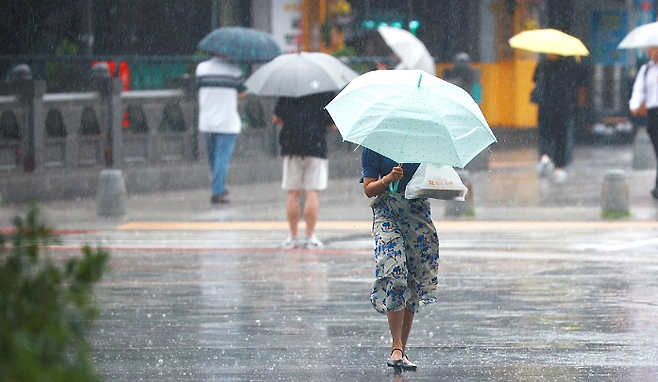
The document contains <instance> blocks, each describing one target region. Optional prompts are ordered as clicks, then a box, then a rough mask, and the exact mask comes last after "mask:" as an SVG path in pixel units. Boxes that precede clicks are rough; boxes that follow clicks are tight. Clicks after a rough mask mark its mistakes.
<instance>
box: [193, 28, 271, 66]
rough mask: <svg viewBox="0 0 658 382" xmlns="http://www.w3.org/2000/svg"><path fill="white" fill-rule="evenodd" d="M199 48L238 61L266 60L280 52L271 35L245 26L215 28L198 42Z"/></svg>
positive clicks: (253, 61) (254, 61)
mask: <svg viewBox="0 0 658 382" xmlns="http://www.w3.org/2000/svg"><path fill="white" fill-rule="evenodd" d="M199 49H201V50H204V51H206V52H210V53H216V54H220V55H223V56H226V57H228V59H229V60H231V61H235V62H240V63H256V62H267V61H270V60H272V59H273V58H275V57H276V56H278V55H280V54H281V48H279V45H277V43H276V41H274V38H273V37H272V35H270V34H269V33H267V32H263V31H261V30H258V29H253V28H245V27H222V28H219V29H216V30H214V31H212V32H210V33H209V34H208V35H207V36H206V37H204V38H203V39H202V40H201V41H200V42H199Z"/></svg>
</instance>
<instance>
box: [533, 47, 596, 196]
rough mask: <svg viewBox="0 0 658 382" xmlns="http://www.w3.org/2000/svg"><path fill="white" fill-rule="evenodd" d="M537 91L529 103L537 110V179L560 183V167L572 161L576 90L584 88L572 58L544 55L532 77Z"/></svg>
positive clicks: (562, 174)
mask: <svg viewBox="0 0 658 382" xmlns="http://www.w3.org/2000/svg"><path fill="white" fill-rule="evenodd" d="M533 79H534V81H535V86H536V87H537V88H538V92H537V93H536V94H537V98H535V99H534V100H533V102H536V103H537V105H538V107H539V121H538V124H539V126H538V131H539V137H538V139H539V157H540V158H539V164H538V172H539V176H541V177H545V176H549V175H550V173H551V171H553V179H554V180H555V181H556V182H558V183H561V182H564V181H566V179H567V173H566V172H565V171H564V168H565V167H566V166H567V165H568V164H569V162H570V161H571V159H572V156H573V153H572V150H573V129H574V127H573V124H574V118H575V112H576V107H577V104H578V98H577V97H578V91H579V89H580V88H582V87H584V86H586V80H587V76H586V75H585V74H584V72H583V71H582V70H580V66H579V65H577V64H576V63H575V62H574V59H573V58H572V57H562V56H559V55H557V54H547V55H546V59H545V60H542V61H541V62H540V63H539V64H538V65H537V68H536V69H535V73H534V76H533Z"/></svg>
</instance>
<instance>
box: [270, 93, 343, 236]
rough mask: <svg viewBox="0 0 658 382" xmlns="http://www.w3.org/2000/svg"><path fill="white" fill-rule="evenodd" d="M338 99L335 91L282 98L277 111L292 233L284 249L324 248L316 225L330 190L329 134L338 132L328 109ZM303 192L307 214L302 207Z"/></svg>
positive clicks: (277, 105) (283, 183)
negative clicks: (302, 223)
mask: <svg viewBox="0 0 658 382" xmlns="http://www.w3.org/2000/svg"><path fill="white" fill-rule="evenodd" d="M334 96H335V93H334V92H325V93H318V94H311V95H307V96H303V97H280V98H279V100H278V101H277V104H276V106H275V109H274V116H273V121H274V124H275V125H277V126H279V127H281V131H280V132H279V145H280V147H281V155H282V156H283V177H282V180H281V188H282V189H284V190H287V191H288V195H287V200H286V215H287V219H288V226H289V229H290V234H289V235H288V238H287V239H286V240H285V241H284V242H283V244H282V246H283V247H284V248H295V247H305V248H322V247H324V244H323V243H322V242H321V241H320V240H319V239H318V238H317V237H316V236H315V225H316V223H317V220H318V216H319V214H320V191H322V190H324V189H326V188H327V183H328V179H329V169H328V160H327V131H328V130H329V129H333V130H335V129H336V126H335V125H334V123H333V120H332V119H331V116H329V113H328V112H327V111H326V110H325V109H324V107H325V106H326V105H327V104H328V103H329V102H330V101H331V99H332V98H333V97H334ZM302 191H304V209H303V211H302V208H301V206H300V203H301V197H302ZM302 212H303V217H304V221H305V223H306V229H305V231H306V232H305V234H306V235H305V239H304V240H303V241H301V240H299V238H298V226H299V221H300V219H301V217H302Z"/></svg>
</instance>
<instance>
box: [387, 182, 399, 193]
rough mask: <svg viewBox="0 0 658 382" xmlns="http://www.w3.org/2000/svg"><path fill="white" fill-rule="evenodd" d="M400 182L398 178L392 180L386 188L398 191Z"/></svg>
mask: <svg viewBox="0 0 658 382" xmlns="http://www.w3.org/2000/svg"><path fill="white" fill-rule="evenodd" d="M399 184H400V181H399V180H396V181H393V182H391V183H389V184H388V189H389V191H391V192H398V185H399Z"/></svg>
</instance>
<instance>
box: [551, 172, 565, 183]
mask: <svg viewBox="0 0 658 382" xmlns="http://www.w3.org/2000/svg"><path fill="white" fill-rule="evenodd" d="M553 180H554V181H555V183H564V182H566V181H567V173H566V171H564V170H562V169H557V170H555V172H554V173H553Z"/></svg>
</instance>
